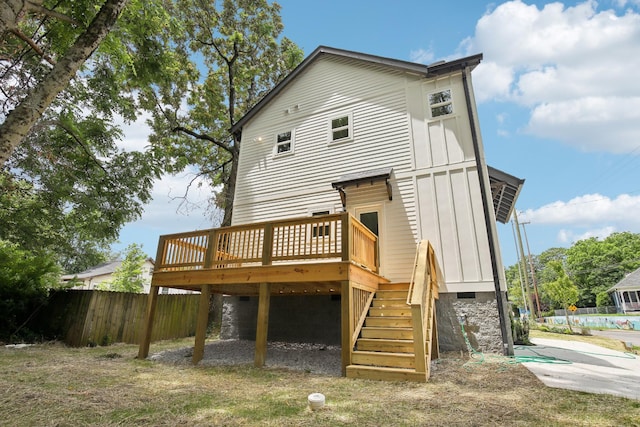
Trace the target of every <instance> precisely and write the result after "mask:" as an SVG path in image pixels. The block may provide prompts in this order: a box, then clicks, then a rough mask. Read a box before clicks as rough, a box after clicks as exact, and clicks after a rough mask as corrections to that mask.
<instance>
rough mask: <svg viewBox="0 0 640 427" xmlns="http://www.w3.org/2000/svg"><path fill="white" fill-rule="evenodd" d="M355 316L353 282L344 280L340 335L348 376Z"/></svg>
mask: <svg viewBox="0 0 640 427" xmlns="http://www.w3.org/2000/svg"><path fill="white" fill-rule="evenodd" d="M352 319H353V316H352V314H351V283H350V282H349V281H348V280H343V281H342V288H341V290H340V325H341V326H340V329H341V330H340V335H341V348H342V376H343V377H346V376H347V366H349V365H351V350H352V349H353V343H352V342H351V334H352V331H353V326H352V322H353V320H352Z"/></svg>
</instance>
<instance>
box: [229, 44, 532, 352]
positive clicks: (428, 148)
mask: <svg viewBox="0 0 640 427" xmlns="http://www.w3.org/2000/svg"><path fill="white" fill-rule="evenodd" d="M481 60H482V55H474V56H470V57H466V58H461V59H457V60H454V61H448V62H444V61H443V62H438V63H435V64H432V65H421V64H416V63H412V62H405V61H400V60H396V59H390V58H383V57H378V56H374V55H368V54H364V53H357V52H351V51H346V50H341V49H335V48H330V47H324V46H321V47H318V48H317V49H316V50H315V51H314V52H313V53H311V54H310V55H309V56H308V57H307V58H306V59H305V60H304V61H303V62H302V63H301V64H300V66H298V67H297V68H296V69H295V70H294V71H293V72H292V73H291V74H290V75H289V76H288V77H287V78H286V79H285V80H284V81H282V82H281V83H280V84H279V85H278V86H276V87H275V88H274V89H273V90H272V91H271V92H270V93H269V94H268V95H267V96H266V97H265V98H263V99H262V100H261V102H260V103H258V104H257V105H256V106H255V107H254V108H253V109H252V110H250V111H249V112H248V114H246V115H245V116H244V117H243V118H242V119H241V120H239V121H238V122H237V123H236V125H235V126H234V127H233V129H232V130H233V132H234V133H235V134H236V135H238V136H239V137H240V138H241V150H240V160H239V168H238V177H237V182H236V190H235V201H234V206H233V224H234V225H237V224H249V223H255V222H263V221H273V220H279V219H285V218H291V217H304V216H313V215H319V214H326V213H338V212H345V211H346V212H349V213H351V214H352V215H354V216H355V217H356V218H358V219H359V220H360V221H361V222H362V223H364V224H365V225H367V226H368V227H369V228H370V229H371V230H372V231H374V232H375V233H376V234H377V235H378V239H379V262H380V274H381V275H382V276H384V277H386V278H388V279H389V280H391V281H392V282H409V281H410V279H411V274H412V269H413V264H414V257H415V251H416V244H417V242H419V241H421V240H423V239H428V240H429V241H430V242H431V243H432V245H433V246H434V248H435V251H436V253H437V258H438V260H439V261H440V263H441V270H442V273H443V275H444V279H445V282H446V283H445V285H444V287H443V288H442V289H440V300H439V301H438V304H437V307H438V310H437V312H438V332H439V340H440V345H441V348H442V349H444V350H453V349H462V348H465V341H464V335H463V332H462V327H461V324H462V325H464V328H465V331H466V332H467V333H468V334H469V338H470V341H471V343H472V345H474V346H475V347H478V348H480V349H482V350H485V351H498V352H504V353H510V352H511V351H512V340H511V332H510V325H509V320H508V314H507V304H506V301H505V300H506V297H505V290H506V287H505V279H504V272H503V270H504V269H503V265H502V259H501V254H500V247H499V243H498V236H497V228H496V220H500V221H502V222H507V221H508V220H509V216H510V215H511V212H512V210H513V205H514V203H515V199H516V198H517V196H518V194H519V191H520V189H521V187H522V184H523V182H524V181H523V180H520V179H518V178H515V177H513V176H511V175H509V174H506V173H504V172H501V171H499V170H496V169H492V168H490V167H488V165H487V164H486V162H485V156H484V149H483V142H482V136H481V131H480V124H479V122H478V114H477V110H476V103H475V99H474V91H473V85H472V79H471V72H472V70H473V69H474V68H475V67H476V66H477V65H478V64H480V62H481ZM317 232H319V233H323V231H322V230H317ZM243 301H245V302H244V303H245V304H246V299H245V300H238V299H236V300H234V299H231V300H230V301H229V303H230V304H231V305H232V306H234V305H235V306H236V307H237V306H238V305H240V304H243ZM287 304H289V306H288V307H287ZM330 304H331V303H330V302H329V301H322V300H319V299H318V298H315V299H310V300H309V301H308V302H304V303H299V302H296V303H295V304H294V303H283V304H282V306H280V308H277V307H273V306H272V310H271V315H270V316H271V317H270V322H275V323H277V318H278V316H279V315H281V316H283V317H290V316H291V314H289V310H294V309H295V308H294V305H295V306H296V307H297V308H300V307H304V308H303V309H302V312H303V313H304V312H314V313H322V312H323V310H326V311H327V312H331V313H335V310H334V309H331V308H330V307H329V306H330ZM318 305H319V306H318ZM232 312H235V311H234V310H232ZM245 312H246V310H245ZM279 313H280V314H279ZM301 316H304V314H301ZM240 320H241V319H240ZM234 321H236V322H237V321H238V318H237V317H236V318H235V320H234ZM240 323H242V322H241V321H240ZM251 324H253V323H251ZM270 327H271V326H270ZM232 329H233V331H232V332H231V335H234V334H236V336H237V334H238V333H240V335H242V332H238V331H237V325H236V327H234V328H232ZM251 333H253V332H251ZM270 334H271V330H270Z"/></svg>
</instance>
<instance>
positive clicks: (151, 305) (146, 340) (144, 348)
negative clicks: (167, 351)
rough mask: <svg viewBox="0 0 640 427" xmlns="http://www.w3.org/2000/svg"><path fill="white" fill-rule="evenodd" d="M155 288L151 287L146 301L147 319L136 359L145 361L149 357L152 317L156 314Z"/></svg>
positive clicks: (156, 298) (156, 291)
mask: <svg viewBox="0 0 640 427" xmlns="http://www.w3.org/2000/svg"><path fill="white" fill-rule="evenodd" d="M158 290H159V288H158V287H157V286H151V289H150V290H149V297H148V299H147V318H146V320H145V324H144V331H143V332H142V340H141V341H140V347H139V348H138V359H146V358H147V356H148V355H149V345H150V344H151V331H152V330H153V316H154V315H155V314H156V304H157V302H158Z"/></svg>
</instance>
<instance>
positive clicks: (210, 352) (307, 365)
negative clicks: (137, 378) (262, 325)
mask: <svg viewBox="0 0 640 427" xmlns="http://www.w3.org/2000/svg"><path fill="white" fill-rule="evenodd" d="M254 353H255V341H245V340H219V341H212V342H210V343H207V344H206V345H205V347H204V357H203V358H202V360H201V361H200V363H199V364H198V365H199V366H228V365H247V364H249V365H253V358H254ZM192 354H193V347H185V348H181V349H177V350H167V351H163V352H160V353H156V354H152V355H150V356H149V359H150V360H154V361H158V362H161V363H170V364H176V365H182V364H184V365H188V364H191V356H192ZM340 357H341V355H340V347H339V346H328V345H323V344H302V343H284V342H270V343H268V344H267V357H266V362H265V365H266V366H267V367H269V368H284V369H291V370H297V371H305V372H310V373H313V374H322V375H330V376H336V377H339V376H341V359H340Z"/></svg>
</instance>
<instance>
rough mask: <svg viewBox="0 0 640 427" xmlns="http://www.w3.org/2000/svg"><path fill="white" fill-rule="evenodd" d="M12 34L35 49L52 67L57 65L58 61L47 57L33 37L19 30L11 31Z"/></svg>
mask: <svg viewBox="0 0 640 427" xmlns="http://www.w3.org/2000/svg"><path fill="white" fill-rule="evenodd" d="M10 32H11V33H12V34H13V35H15V36H16V37H18V38H19V39H20V40H22V41H23V42H25V43H26V44H28V45H29V47H30V48H31V49H33V51H34V52H35V53H37V54H38V56H39V57H41V58H42V59H44V60H45V61H47V62H48V63H49V64H51V65H56V61H54V60H53V58H51V57H50V56H49V55H45V53H44V51H43V50H42V49H40V46H38V45H37V44H36V42H34V41H33V39H32V38H31V37H29V36H27V35H26V34H24V33H23V32H22V31H20V30H19V29H17V28H15V29H13V30H11V31H10Z"/></svg>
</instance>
